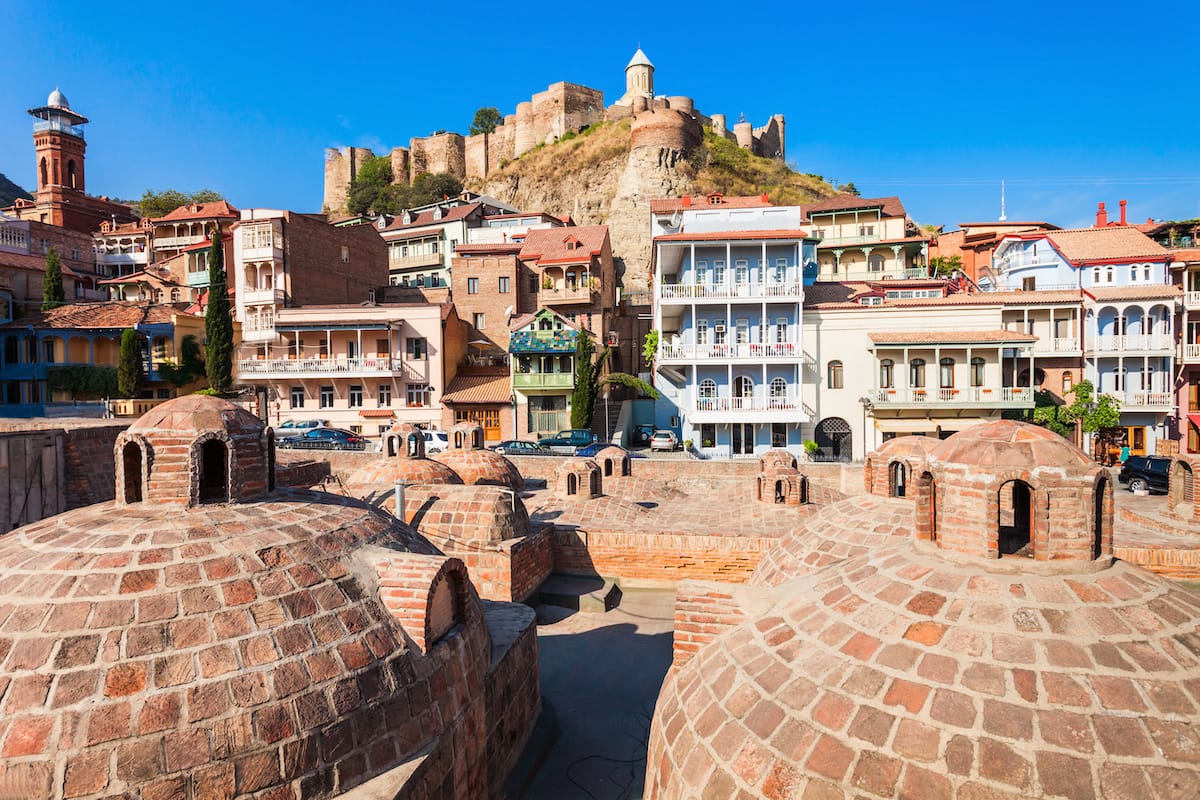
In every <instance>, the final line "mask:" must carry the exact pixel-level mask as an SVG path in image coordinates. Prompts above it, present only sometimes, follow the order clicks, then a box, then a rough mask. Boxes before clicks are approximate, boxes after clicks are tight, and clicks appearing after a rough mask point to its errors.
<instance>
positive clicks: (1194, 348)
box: [1183, 344, 1200, 364]
mask: <svg viewBox="0 0 1200 800" xmlns="http://www.w3.org/2000/svg"><path fill="white" fill-rule="evenodd" d="M1183 363H1185V364H1200V344H1184V345H1183Z"/></svg>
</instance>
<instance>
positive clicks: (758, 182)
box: [468, 119, 835, 291]
mask: <svg viewBox="0 0 1200 800" xmlns="http://www.w3.org/2000/svg"><path fill="white" fill-rule="evenodd" d="M632 143H633V137H632V136H631V121H630V120H629V119H624V120H618V121H604V122H598V123H594V124H593V125H591V126H589V127H588V128H587V129H585V130H584V131H583V132H581V133H578V134H573V133H568V134H566V135H565V136H563V137H561V138H560V139H559V140H558V141H556V142H554V143H552V144H543V145H538V146H537V147H535V148H533V149H532V150H530V151H529V152H526V153H524V154H523V155H521V156H520V157H519V158H516V159H513V160H511V161H508V162H505V163H502V164H501V166H500V167H499V169H497V170H495V171H494V172H493V173H491V174H490V175H488V177H487V178H486V179H483V180H475V181H471V182H469V183H468V188H471V189H475V190H477V191H480V192H483V193H485V194H489V195H492V196H493V197H496V198H497V199H500V200H503V201H504V202H507V203H510V204H512V205H514V206H516V207H518V208H521V209H525V210H528V211H544V212H546V213H550V214H554V215H556V216H564V215H570V216H571V217H572V219H574V221H575V223H576V224H578V225H600V224H607V225H608V226H609V232H610V236H611V238H612V245H613V255H614V257H615V258H617V259H618V260H619V261H620V262H621V263H623V265H624V272H625V278H624V283H625V288H626V290H627V291H631V290H638V289H645V288H648V286H649V281H650V274H649V265H650V239H649V236H648V226H649V219H650V206H649V202H650V199H651V198H655V197H678V196H682V195H686V194H708V193H709V192H722V193H724V194H730V195H735V194H739V195H753V194H766V195H768V196H769V197H770V199H771V201H772V202H774V203H778V204H789V205H790V204H798V203H811V202H813V201H815V200H819V199H821V198H824V197H830V196H832V195H833V194H835V192H834V189H833V187H832V186H830V185H829V184H828V183H826V182H825V181H824V180H823V179H822V178H821V177H820V176H817V175H804V174H801V173H797V172H794V171H793V170H792V169H790V168H789V167H788V166H787V164H785V163H784V162H783V161H781V160H779V159H773V158H764V157H761V156H756V155H753V154H752V153H751V152H750V151H749V150H746V149H743V148H740V147H738V145H737V144H736V143H735V142H732V141H730V140H729V139H727V138H724V137H721V136H717V135H715V134H714V133H713V132H712V131H711V129H705V131H704V133H703V138H702V140H701V141H700V142H699V143H698V144H696V145H695V146H693V147H691V148H690V149H686V150H685V149H679V148H674V147H668V146H647V147H636V148H635V147H633V144H632Z"/></svg>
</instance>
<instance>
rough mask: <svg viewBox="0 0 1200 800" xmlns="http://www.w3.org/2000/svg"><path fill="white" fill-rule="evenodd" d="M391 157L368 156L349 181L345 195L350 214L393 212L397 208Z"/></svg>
mask: <svg viewBox="0 0 1200 800" xmlns="http://www.w3.org/2000/svg"><path fill="white" fill-rule="evenodd" d="M392 178H393V176H392V159H391V158H389V157H388V156H375V157H373V158H368V159H367V160H366V161H365V162H364V163H363V165H362V166H361V167H359V169H358V172H357V173H355V175H354V179H353V180H351V181H350V187H349V192H348V194H347V195H346V210H348V211H349V212H350V213H351V214H366V213H367V212H368V211H374V212H375V213H377V214H394V213H396V209H397V208H398V206H397V204H396V198H395V194H394V192H393V191H392V189H393V187H392Z"/></svg>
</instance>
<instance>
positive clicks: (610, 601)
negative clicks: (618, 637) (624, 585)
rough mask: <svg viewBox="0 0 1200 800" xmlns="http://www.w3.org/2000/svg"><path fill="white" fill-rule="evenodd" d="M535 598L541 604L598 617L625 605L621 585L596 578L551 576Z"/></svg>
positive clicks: (587, 576)
mask: <svg viewBox="0 0 1200 800" xmlns="http://www.w3.org/2000/svg"><path fill="white" fill-rule="evenodd" d="M535 594H536V597H537V602H538V603H539V604H544V605H550V606H557V607H559V608H566V609H569V610H571V611H582V612H588V613H597V614H603V613H604V612H605V611H611V610H612V609H614V608H616V607H617V606H618V605H619V604H620V602H621V589H620V588H619V587H618V586H617V584H616V583H615V582H614V581H612V580H609V579H607V578H602V577H599V576H595V575H590V576H589V575H567V574H565V573H561V572H555V573H551V575H550V576H549V577H548V578H546V580H544V581H542V585H541V586H539V587H538V589H537V592H536V593H535Z"/></svg>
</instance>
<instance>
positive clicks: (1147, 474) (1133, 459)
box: [1117, 456, 1171, 492]
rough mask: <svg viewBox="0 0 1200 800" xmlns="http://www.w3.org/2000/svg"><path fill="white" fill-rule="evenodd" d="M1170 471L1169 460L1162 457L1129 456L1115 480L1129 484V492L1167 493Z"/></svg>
mask: <svg viewBox="0 0 1200 800" xmlns="http://www.w3.org/2000/svg"><path fill="white" fill-rule="evenodd" d="M1170 471H1171V459H1169V458H1164V457H1163V456H1130V457H1129V458H1127V459H1125V463H1124V464H1123V465H1122V466H1121V472H1120V474H1118V475H1117V480H1119V481H1120V482H1121V483H1127V484H1129V490H1130V491H1133V492H1136V491H1140V490H1142V489H1149V490H1152V491H1155V492H1165V491H1167V476H1168V474H1169V473H1170Z"/></svg>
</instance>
